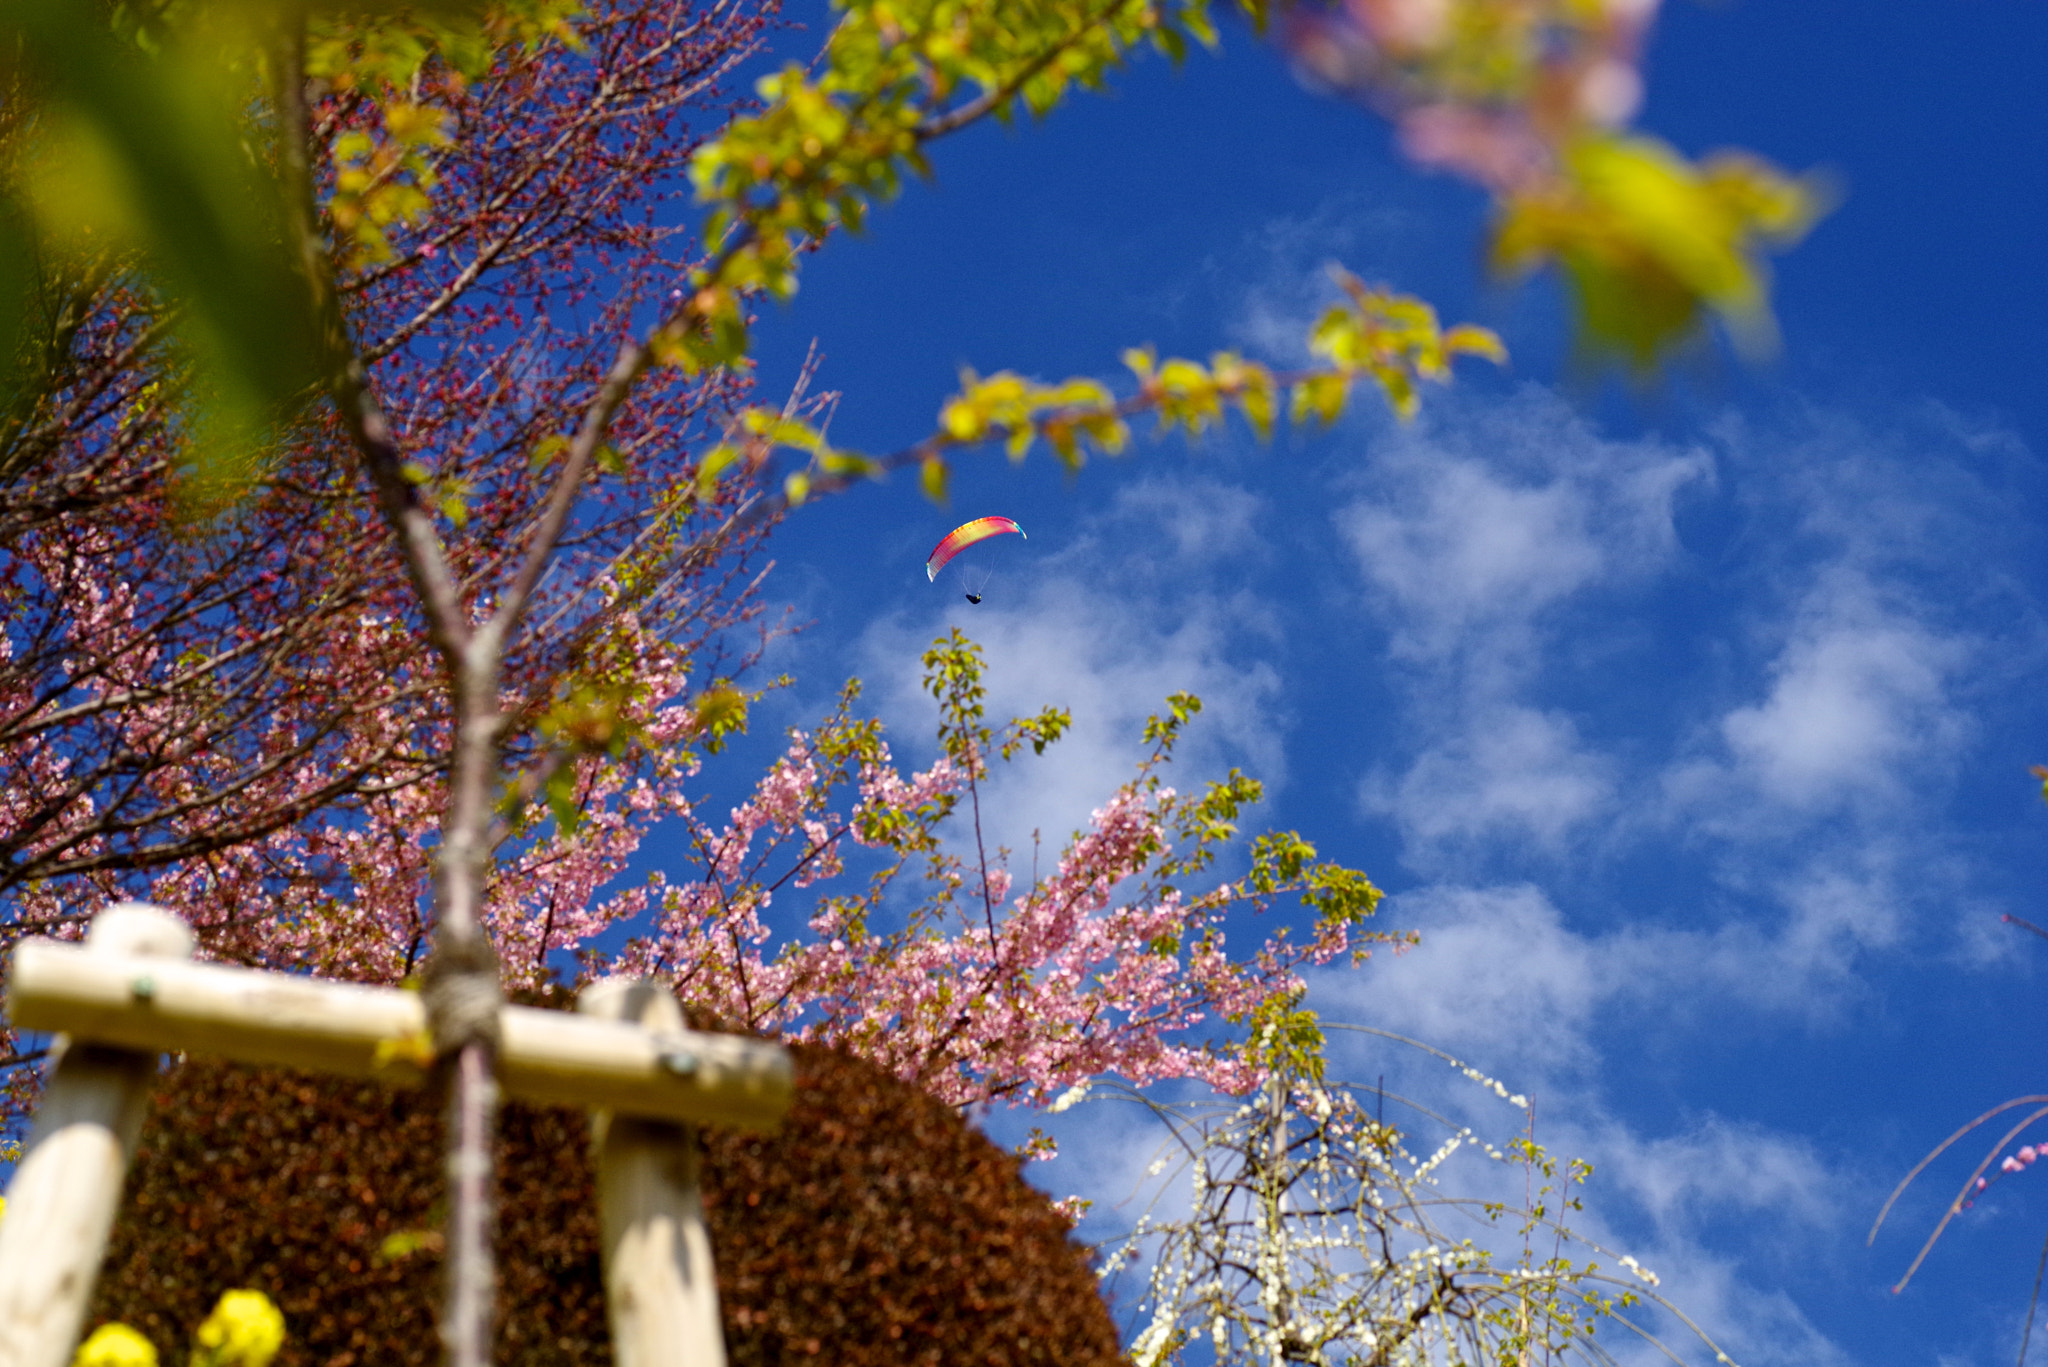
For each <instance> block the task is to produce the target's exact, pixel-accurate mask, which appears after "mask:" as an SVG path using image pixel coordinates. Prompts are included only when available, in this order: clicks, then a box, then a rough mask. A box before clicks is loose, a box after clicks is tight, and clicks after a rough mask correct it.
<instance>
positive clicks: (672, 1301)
mask: <svg viewBox="0 0 2048 1367" xmlns="http://www.w3.org/2000/svg"><path fill="white" fill-rule="evenodd" d="M577 1009H578V1010H580V1011H583V1012H586V1013H588V1014H590V1015H593V1016H599V1017H603V1018H605V1019H609V1020H616V1021H624V1022H628V1023H631V1024H634V1025H638V1026H641V1027H643V1028H645V1029H646V1030H648V1031H650V1032H652V1033H654V1034H655V1035H656V1037H657V1038H662V1037H665V1038H667V1039H670V1040H673V1041H674V1048H673V1050H672V1051H671V1053H670V1054H669V1055H668V1066H669V1067H671V1068H672V1069H676V1070H678V1071H681V1072H685V1073H687V1072H690V1071H693V1070H694V1069H695V1068H696V1067H697V1066H698V1061H697V1059H696V1058H695V1056H694V1055H692V1054H691V1053H690V1052H689V1050H688V1039H689V1037H688V1036H687V1035H686V1034H685V1032H684V1030H683V1013H682V1010H681V1008H679V1007H678V1006H677V1005H676V999H675V996H674V994H673V993H672V992H670V991H669V990H668V988H667V987H666V986H664V985H663V984H661V983H657V982H650V981H647V980H644V979H641V980H635V979H628V978H607V979H605V980H604V981H603V982H599V983H594V984H592V985H591V986H590V987H588V988H585V989H584V991H583V993H582V995H581V996H580V997H579V998H578V1000H577ZM591 1135H592V1138H593V1140H594V1143H595V1148H596V1151H597V1153H596V1157H597V1201H598V1213H599V1223H600V1227H601V1230H602V1243H603V1250H604V1289H605V1303H606V1307H607V1310H608V1312H609V1314H610V1316H611V1329H612V1352H613V1355H614V1360H615V1361H616V1362H617V1363H618V1364H619V1367H725V1334H724V1331H723V1330H722V1329H721V1328H720V1326H719V1318H718V1283H717V1279H716V1278H715V1277H714V1275H713V1272H712V1265H711V1239H710V1236H709V1235H708V1234H707V1233H706V1232H705V1229H704V1207H703V1203H702V1202H701V1201H700V1199H699V1198H698V1194H697V1162H698V1151H697V1136H696V1133H695V1131H694V1130H692V1129H691V1127H690V1126H688V1125H686V1124H681V1123H678V1122H675V1121H668V1120H655V1119H650V1118H646V1117H643V1116H628V1115H617V1114H614V1113H612V1112H610V1111H602V1110H600V1111H594V1112H592V1114H591Z"/></svg>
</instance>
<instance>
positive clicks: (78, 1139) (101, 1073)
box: [0, 903, 193, 1367]
mask: <svg viewBox="0 0 2048 1367" xmlns="http://www.w3.org/2000/svg"><path fill="white" fill-rule="evenodd" d="M192 949H193V937H192V931H191V928H190V927H188V926H187V925H186V924H185V923H184V922H183V921H180V920H179V919H178V918H177V917H175V916H172V915H171V914H170V913H169V912H165V911H159V910H157V909H156V908H155V907H147V906H142V905H139V904H136V903H123V904H122V905H120V906H116V907H110V908H108V909H107V910H106V911H103V912H101V913H100V914H99V915H98V916H96V917H94V918H93V923H92V928H91V930H89V931H88V932H87V933H86V938H85V952H86V953H87V954H90V955H93V956H96V957H97V956H100V955H106V956H118V957H121V958H124V959H127V960H130V961H131V962H137V963H139V964H141V970H140V971H139V972H136V973H134V974H132V975H131V976H130V977H129V979H128V981H127V991H128V993H129V995H130V996H131V997H132V998H133V999H134V1000H135V1001H137V1002H138V1003H147V1002H148V1001H149V1000H150V998H151V997H152V995H153V994H154V991H155V984H154V982H153V980H152V978H151V976H150V974H149V971H148V963H147V961H148V960H150V959H153V958H154V959H164V960H176V959H188V958H190V957H191V956H192ZM56 1056H57V1062H56V1063H55V1064H54V1065H53V1066H52V1068H51V1070H50V1080H49V1084H48V1086H47V1087H46V1088H45V1089H44V1092H43V1100H42V1104H41V1105H40V1106H39V1107H37V1108H36V1118H35V1124H34V1126H33V1128H32V1129H31V1130H30V1132H29V1139H28V1145H27V1147H26V1149H25V1150H24V1151H23V1153H22V1158H21V1162H20V1164H19V1165H18V1166H17V1167H16V1168H15V1170H14V1179H13V1181H12V1182H10V1183H9V1184H8V1187H7V1213H6V1216H5V1218H4V1219H0V1367H66V1364H67V1363H69V1362H70V1361H71V1357H72V1354H73V1353H74V1352H76V1351H77V1348H78V1336H79V1332H80V1330H81V1329H83V1327H84V1324H85V1306H86V1301H87V1300H88V1299H89V1298H90V1297H91V1295H92V1287H93V1281H94V1279H95V1278H96V1277H98V1275H99V1270H100V1261H101V1259H103V1258H104V1257H105V1256H106V1251H107V1234H108V1232H109V1231H110V1230H111V1229H112V1228H113V1224H114V1212H115V1209H116V1208H117V1207H118V1206H119V1205H120V1201H121V1187H122V1183H123V1181H124V1180H125V1179H126V1177H127V1174H128V1160H129V1159H130V1157H131V1156H132V1155H133V1154H134V1152H135V1139H136V1136H137V1134H138V1133H139V1132H140V1131H141V1129H142V1117H143V1112H144V1110H145V1109H146V1108H147V1105H148V1102H149V1089H150V1085H151V1083H153V1082H154V1081H155V1080H156V1069H157V1050H155V1049H134V1048H117V1047H110V1046H107V1045H102V1044H94V1043H87V1042H82V1041H81V1042H78V1043H72V1042H71V1041H69V1040H67V1039H66V1038H65V1037H64V1036H61V1035H60V1036H59V1037H58V1039H57V1045H56Z"/></svg>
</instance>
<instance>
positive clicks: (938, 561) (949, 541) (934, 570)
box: [924, 517, 1030, 581]
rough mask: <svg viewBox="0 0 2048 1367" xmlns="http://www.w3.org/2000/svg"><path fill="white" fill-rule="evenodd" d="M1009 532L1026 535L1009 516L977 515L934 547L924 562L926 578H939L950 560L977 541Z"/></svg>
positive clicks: (956, 528)
mask: <svg viewBox="0 0 2048 1367" xmlns="http://www.w3.org/2000/svg"><path fill="white" fill-rule="evenodd" d="M1009 532H1015V533H1016V534H1017V535H1019V536H1023V535H1024V529H1023V528H1022V527H1019V526H1018V525H1017V524H1016V523H1014V522H1012V521H1010V519H1009V518H1007V517H977V518H975V519H974V521H972V522H963V523H961V524H960V525H959V526H957V527H955V528H954V529H953V530H952V531H950V532H947V533H946V537H945V540H943V541H941V542H939V544H938V545H936V546H934V547H932V553H931V557H930V558H929V559H928V560H926V561H925V562H924V577H925V579H926V580H927V581H929V580H933V579H936V578H938V577H939V571H940V570H942V569H944V568H946V562H947V561H948V560H951V559H952V558H953V557H954V556H956V555H958V554H960V552H962V551H964V550H966V549H967V548H968V547H969V546H972V545H973V544H974V543H975V542H977V541H986V540H988V539H989V538H990V537H992V536H1002V535H1004V534H1006V533H1009ZM1025 539H1026V540H1029V539H1030V538H1028V537H1026V538H1025Z"/></svg>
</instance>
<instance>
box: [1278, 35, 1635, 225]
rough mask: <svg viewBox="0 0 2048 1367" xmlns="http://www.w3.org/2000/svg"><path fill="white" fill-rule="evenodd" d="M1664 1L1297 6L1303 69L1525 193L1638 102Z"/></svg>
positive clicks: (1404, 136)
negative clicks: (1571, 145) (1581, 137)
mask: <svg viewBox="0 0 2048 1367" xmlns="http://www.w3.org/2000/svg"><path fill="white" fill-rule="evenodd" d="M1657 8H1658V0H1595V2H1594V3H1584V2H1583V0H1342V3H1339V4H1335V5H1331V6H1328V7H1320V6H1308V5H1298V6H1294V7H1292V8H1290V9H1289V10H1288V12H1287V19H1286V23H1285V26H1284V28H1283V32H1282V42H1283V44H1284V45H1285V46H1286V48H1287V50H1288V53H1289V55H1290V56H1292V57H1293V59H1294V61H1295V62H1296V64H1297V65H1298V66H1299V67H1300V68H1301V70H1302V72H1303V73H1304V74H1305V75H1306V76H1307V77H1308V78H1309V79H1311V80H1312V81H1314V82H1315V83H1316V84H1318V85H1322V86H1326V87H1330V88H1332V89H1335V90H1338V91H1342V92H1345V93H1348V94H1350V95H1353V96H1354V97H1356V98H1359V99H1362V100H1364V101H1366V102H1367V103H1370V104H1373V105H1375V106H1377V107H1379V108H1382V109H1384V110H1385V111H1386V112H1387V114H1388V115H1389V117H1391V118H1392V119H1393V120H1394V122H1395V125H1396V127H1397V128H1398V129H1399V132H1400V137H1401V142H1402V146H1403V147H1404V149H1405V150H1406V151H1407V152H1408V154H1409V155H1410V156H1411V157H1413V158H1415V159H1416V160H1417V161H1419V162H1422V163H1423V164H1424V165H1429V166H1440V167H1443V168H1445V169H1447V170H1452V171H1455V172H1457V173H1458V174H1460V175H1464V176H1467V177H1469V178H1470V179H1472V180H1475V181H1477V182H1479V183H1480V184H1481V185H1484V186H1486V187H1487V188H1488V189H1490V190H1492V191H1494V192H1495V193H1510V192H1514V191H1517V190H1524V189H1528V188H1530V186H1531V185H1532V183H1534V182H1536V181H1539V180H1540V179H1542V178H1543V177H1545V176H1547V175H1548V174H1550V173H1551V172H1552V171H1553V170H1554V168H1555V163H1556V158H1557V156H1558V152H1559V149H1561V148H1562V147H1563V146H1564V145H1565V144H1566V143H1567V142H1568V141H1569V140H1570V139H1571V138H1572V137H1573V136H1575V135H1576V134H1578V133H1580V132H1582V131H1584V130H1587V129H1601V128H1614V127H1618V126H1621V125H1623V124H1626V123H1627V122H1628V121H1629V120H1630V119H1632V118H1633V117H1634V116H1635V113H1636V110H1637V108H1638V107H1639V106H1640V105H1641V103H1642V89H1643V87H1642V78H1641V75H1640V74H1639V68H1640V63H1641V57H1642V47H1643V41H1644V38H1645V37H1646V35H1647V33H1648V31H1649V27H1650V24H1651V21H1652V20H1653V19H1654V18H1655V17H1656V11H1657Z"/></svg>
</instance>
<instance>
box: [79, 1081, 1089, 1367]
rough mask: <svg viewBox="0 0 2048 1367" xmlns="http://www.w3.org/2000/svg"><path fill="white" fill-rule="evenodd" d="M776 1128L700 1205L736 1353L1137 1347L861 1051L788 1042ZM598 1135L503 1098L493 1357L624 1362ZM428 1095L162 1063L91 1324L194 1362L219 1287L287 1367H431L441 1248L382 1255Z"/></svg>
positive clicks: (424, 1211)
mask: <svg viewBox="0 0 2048 1367" xmlns="http://www.w3.org/2000/svg"><path fill="white" fill-rule="evenodd" d="M795 1054H796V1065H797V1099H796V1102H795V1105H794V1106H793V1107H792V1109H791V1112H790V1115H789V1118H788V1121H787V1122H786V1123H785V1125H784V1127H783V1128H782V1130H781V1131H780V1132H779V1133H777V1134H775V1135H741V1134H737V1133H734V1132H731V1131H721V1130H715V1129H714V1130H709V1131H707V1132H706V1133H705V1135H704V1139H705V1161H704V1196H705V1211H706V1218H707V1221H708V1223H709V1225H710V1231H711V1239H712V1246H713V1249H714V1250H715V1254H716V1260H717V1264H718V1287H719V1297H720V1300H721V1302H722V1308H723V1311H724V1315H725V1332H726V1341H727V1344H728V1349H729V1352H730V1356H731V1361H732V1363H733V1367H768V1364H808V1363H821V1364H822V1363H831V1364H835V1365H836V1364H846V1365H847V1367H861V1365H862V1364H874V1365H875V1367H883V1364H889V1365H891V1367H893V1365H894V1364H912V1363H916V1364H925V1363H931V1364H939V1363H944V1364H948V1365H949V1367H950V1364H956V1363H958V1364H970V1363H971V1364H987V1365H988V1367H1025V1365H1026V1364H1039V1363H1043V1364H1054V1363H1058V1364H1071V1367H1094V1365H1095V1364H1101V1365H1102V1367H1110V1364H1115V1363H1118V1362H1119V1361H1121V1358H1120V1355H1119V1353H1118V1351H1117V1336H1116V1331H1115V1327H1114V1325H1113V1324H1112V1322H1111V1320H1110V1316H1109V1312H1108V1309H1107V1307H1106V1306H1105V1305H1104V1303H1103V1301H1102V1299H1101V1297H1100V1295H1099V1293H1098V1291H1097V1288H1096V1281H1095V1277H1094V1275H1093V1273H1092V1272H1091V1270H1090V1268H1089V1266H1088V1259H1087V1255H1086V1252H1085V1250H1084V1249H1082V1248H1081V1247H1080V1246H1079V1245H1077V1244H1076V1243H1074V1242H1073V1241H1072V1239H1071V1238H1070V1237H1069V1236H1068V1234H1067V1230H1066V1224H1065V1222H1064V1221H1063V1220H1062V1219H1061V1218H1060V1216H1059V1215H1058V1214H1057V1213H1056V1212H1055V1211H1053V1210H1052V1208H1051V1206H1050V1204H1049V1203H1048V1202H1047V1200H1046V1199H1045V1197H1044V1196H1043V1195H1042V1194H1041V1193H1039V1192H1037V1191H1035V1190H1033V1189H1032V1188H1031V1187H1030V1186H1028V1185H1027V1184H1026V1183H1025V1182H1024V1181H1023V1179H1022V1177H1021V1176H1020V1175H1019V1171H1018V1166H1019V1165H1018V1161H1017V1159H1016V1158H1015V1157H1014V1156H1012V1155H1010V1154H1007V1153H1005V1152H1004V1151H1002V1150H1001V1149H999V1148H997V1147H996V1146H995V1145H994V1144H992V1143H990V1142H989V1141H988V1140H987V1139H986V1138H984V1137H983V1136H981V1135H980V1134H978V1133H976V1132H975V1131H974V1130H973V1129H972V1128H971V1127H970V1126H968V1125H967V1124H966V1123H965V1122H964V1121H962V1120H961V1119H960V1117H959V1116H958V1115H957V1114H956V1113H955V1112H954V1111H953V1110H952V1108H950V1107H948V1106H945V1105H943V1104H941V1103H939V1102H938V1101H936V1100H934V1099H932V1098H931V1097H930V1096H928V1095H926V1094H925V1093H923V1092H921V1091H918V1090H917V1089H915V1088H913V1087H910V1086H907V1085H905V1084H903V1083H901V1082H899V1081H897V1080H896V1079H895V1078H893V1077H891V1076H889V1075H888V1074H886V1073H883V1072H882V1071H880V1070H879V1069H877V1068H875V1067H873V1066H872V1065H870V1064H867V1063H864V1062H861V1061H859V1060H857V1059H853V1058H851V1057H849V1056H847V1055H844V1054H841V1053H838V1052H836V1051H831V1050H826V1049H821V1048H815V1047H808V1046H797V1048H796V1050H795ZM588 1150H589V1130H588V1126H587V1124H586V1122H585V1119H584V1117H583V1116H582V1115H581V1114H579V1113H575V1112H570V1111H562V1110H553V1109H544V1108H536V1107H528V1106H521V1105H517V1104H514V1105H508V1106H507V1107H506V1108H505V1112H504V1115H503V1122H502V1131H501V1136H500V1141H499V1148H498V1164H499V1168H498V1171H499V1201H500V1206H499V1211H500V1225H499V1237H498V1249H499V1259H500V1290H499V1302H498V1313H499V1324H500V1328H499V1345H498V1354H497V1357H498V1361H500V1362H502V1363H507V1364H521V1365H523V1364H534V1365H535V1367H538V1365H539V1364H564V1365H565V1367H582V1364H597V1363H605V1362H609V1361H610V1358H611V1351H610V1347H609V1343H608V1341H607V1334H606V1328H605V1315H604V1304H603V1299H602V1291H601V1282H600V1279H599V1263H598V1248H597V1214H596V1196H595V1191H594V1185H593V1177H592V1171H591V1164H590V1158H589V1152H588ZM442 1190H443V1182H442V1178H441V1174H440V1160H439V1125H438V1120H437V1117H436V1116H435V1115H434V1114H433V1113H432V1109H431V1107H430V1106H429V1104H428V1102H427V1099H426V1098H425V1097H424V1096H423V1095H421V1094H418V1093H402V1092H390V1091H386V1090H384V1089H382V1088H379V1087H377V1086H375V1085H372V1084H362V1083H355V1082H347V1081H342V1080H338V1079H332V1078H320V1077H313V1076H309V1075H304V1074H298V1073H292V1072H286V1071H282V1070H275V1069H255V1068H244V1067H239V1066H233V1065H224V1064H218V1063H197V1062H194V1063H188V1064H186V1065H184V1066H182V1067H180V1068H178V1069H176V1070H174V1071H172V1072H170V1073H168V1074H166V1075H165V1078H164V1080H163V1083H162V1085H161V1086H160V1087H159V1089H158V1092H157V1095H156V1097H155V1101H154V1105H153V1107H152V1109H151V1113H150V1119H149V1123H148V1125H147V1127H146V1128H145V1130H144V1132H143V1138H142V1142H141V1145H140V1147H139V1151H138V1155H137V1161H136V1164H135V1167H134V1169H133V1171H132V1172H131V1174H130V1178H129V1182H128V1189H127V1192H126V1197H125V1201H124V1204H123V1208H122V1214H121V1217H120V1219H119V1220H118V1221H117V1223H116V1225H115V1229H114V1237H113V1242H112V1246H111V1247H110V1249H109V1251H108V1255H107V1262H106V1266H105V1269H104V1271H103V1273H102V1275H101V1279H100V1283H99V1288H98V1291H97V1293H96V1295H95V1297H94V1301H93V1305H92V1312H91V1313H92V1319H91V1321H90V1323H91V1324H98V1323H101V1322H103V1321H105V1320H121V1321H124V1322H125V1323H128V1324H131V1325H133V1326H135V1327H136V1328H137V1329H139V1330H141V1331H142V1332H143V1333H144V1334H146V1335H147V1336H148V1337H149V1338H150V1339H151V1340H152V1341H153V1342H155V1343H156V1344H157V1345H158V1347H159V1349H160V1350H167V1351H171V1352H174V1353H178V1354H179V1355H182V1353H181V1351H180V1350H182V1347H183V1345H184V1344H185V1343H186V1342H187V1341H188V1338H189V1335H190V1333H191V1331H192V1329H193V1327H194V1326H195V1325H197V1324H198V1323H199V1322H200V1320H202V1319H203V1318H205V1315H206V1313H207V1311H208V1310H209V1309H210V1308H211V1307H212V1304H213V1301H214V1298H215V1297H217V1296H218V1295H219V1293H220V1292H221V1291H223V1290H225V1289H228V1288H230V1287H238V1286H249V1287H255V1288H257V1289H259V1290H261V1291H263V1292H265V1293H266V1294H268V1295H269V1296H270V1297H271V1298H272V1299H273V1300H274V1301H276V1302H277V1304H278V1307H279V1308H280V1309H281V1310H283V1312H284V1315H285V1322H286V1326H287V1330H288V1337H287V1340H286V1346H285V1351H284V1353H283V1354H282V1355H280V1357H279V1359H278V1367H313V1365H314V1364H319V1365H320V1367H359V1365H360V1367H371V1365H373V1364H374V1365H375V1367H385V1365H386V1364H390V1365H391V1367H398V1365H399V1364H411V1363H419V1364H428V1363H436V1362H438V1361H439V1360H440V1350H439V1343H438V1340H437V1338H436V1336H435V1332H434V1306H435V1301H436V1299H437V1297H438V1294H439V1285H440V1276H439V1271H440V1269H439V1257H438V1255H437V1254H435V1253H434V1252H432V1251H430V1250H422V1251H419V1252H416V1253H413V1254H411V1255H409V1256H406V1257H403V1258H401V1259H399V1260H397V1261H386V1260H383V1259H381V1258H380V1257H379V1256H378V1250H379V1248H380V1247H381V1246H382V1245H383V1242H384V1240H385V1239H386V1237H387V1236H389V1235H392V1234H396V1233H400V1232H403V1231H410V1230H420V1229H426V1228H429V1227H431V1226H433V1225H434V1224H436V1223H437V1205H438V1203H439V1202H440V1201H441V1199H442Z"/></svg>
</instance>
